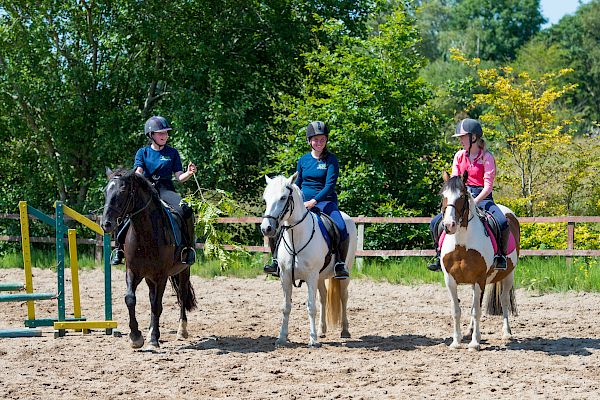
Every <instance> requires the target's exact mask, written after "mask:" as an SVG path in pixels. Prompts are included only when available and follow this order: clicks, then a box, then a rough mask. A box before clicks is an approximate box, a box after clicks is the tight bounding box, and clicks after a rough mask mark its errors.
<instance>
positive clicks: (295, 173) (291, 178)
mask: <svg viewBox="0 0 600 400" xmlns="http://www.w3.org/2000/svg"><path fill="white" fill-rule="evenodd" d="M297 177H298V171H296V172H294V175H292V176H290V180H289V182H290V185H291V184H292V183H295V182H296V178H297Z"/></svg>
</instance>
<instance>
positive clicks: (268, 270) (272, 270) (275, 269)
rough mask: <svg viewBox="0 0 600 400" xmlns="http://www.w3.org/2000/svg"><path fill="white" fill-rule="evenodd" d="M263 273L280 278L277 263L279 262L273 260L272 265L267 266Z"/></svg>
mask: <svg viewBox="0 0 600 400" xmlns="http://www.w3.org/2000/svg"><path fill="white" fill-rule="evenodd" d="M263 272H264V273H265V274H270V275H273V276H274V277H276V278H278V277H279V263H278V262H277V260H276V259H273V261H272V262H271V264H266V265H265V266H264V267H263Z"/></svg>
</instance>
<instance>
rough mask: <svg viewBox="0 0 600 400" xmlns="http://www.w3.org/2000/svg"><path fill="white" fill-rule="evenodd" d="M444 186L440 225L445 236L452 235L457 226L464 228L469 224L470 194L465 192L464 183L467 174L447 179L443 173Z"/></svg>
mask: <svg viewBox="0 0 600 400" xmlns="http://www.w3.org/2000/svg"><path fill="white" fill-rule="evenodd" d="M443 177H444V185H443V186H442V190H441V195H442V214H443V216H444V217H443V219H442V224H443V226H444V230H445V231H446V233H447V234H450V235H452V234H454V233H456V230H457V229H458V227H459V226H463V227H466V226H467V224H468V222H469V199H470V198H471V194H470V193H469V191H468V190H467V186H466V182H467V177H468V173H467V171H465V172H464V173H463V175H462V176H453V177H449V176H448V173H446V172H445V171H444V175H443Z"/></svg>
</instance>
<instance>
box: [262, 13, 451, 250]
mask: <svg viewBox="0 0 600 400" xmlns="http://www.w3.org/2000/svg"><path fill="white" fill-rule="evenodd" d="M375 19H377V18H376V15H375ZM319 29H320V30H322V31H323V32H325V33H326V34H327V36H330V37H333V38H334V39H331V40H329V41H328V42H329V43H337V44H336V45H335V46H333V47H331V48H330V47H327V46H326V45H325V44H323V43H321V42H320V43H318V45H317V46H315V50H314V51H312V52H310V53H307V54H305V55H304V57H305V68H306V70H307V74H306V78H305V80H304V82H303V85H302V90H301V92H300V93H299V94H298V95H297V96H291V95H290V96H284V101H283V102H282V103H281V104H280V105H279V107H280V108H279V111H280V112H279V116H278V120H277V125H276V131H277V132H281V133H279V134H278V137H279V139H280V140H281V144H280V145H279V146H278V148H277V151H276V153H275V156H276V157H277V160H278V162H277V164H276V165H275V166H273V167H272V168H270V169H268V171H267V172H277V173H289V172H292V171H293V170H294V168H295V166H296V160H297V159H298V157H299V156H300V155H301V154H302V153H304V152H306V151H307V150H308V147H307V144H306V138H305V133H304V128H305V126H306V125H307V124H308V122H309V121H311V120H324V121H326V122H327V123H329V125H330V127H331V128H332V130H331V134H330V138H331V142H330V149H331V150H332V151H333V152H334V153H335V154H336V155H337V156H338V158H339V159H340V164H341V172H340V179H339V180H338V185H339V187H338V191H339V192H340V206H341V208H342V209H344V210H345V211H346V212H348V213H350V214H352V215H359V214H364V215H381V214H383V215H389V214H390V213H391V214H394V213H396V215H398V214H400V215H413V214H415V213H416V214H422V213H430V212H433V211H434V210H435V208H436V205H437V198H436V196H435V193H436V192H437V190H438V176H439V171H440V170H441V162H440V159H439V154H437V153H436V146H435V144H434V140H433V138H434V137H435V136H436V133H437V131H436V126H435V119H434V118H433V115H432V113H431V110H430V109H429V107H428V105H427V100H428V99H429V98H430V91H429V89H428V87H427V86H426V85H425V84H424V82H423V81H422V80H421V79H420V78H419V77H418V71H419V69H420V68H421V67H422V66H423V62H424V60H423V58H422V57H420V56H419V55H418V53H417V50H416V49H417V44H418V34H417V31H416V29H415V26H414V21H413V20H412V19H411V18H410V17H408V16H407V13H406V12H405V10H404V9H402V8H398V9H396V11H395V12H394V13H392V14H390V15H387V18H386V22H385V23H383V24H381V25H379V26H377V29H376V32H377V33H378V34H377V35H371V36H368V37H366V38H362V37H357V36H354V35H349V34H347V32H346V30H345V27H344V24H343V23H341V22H340V21H337V20H327V21H323V23H322V24H321V26H320V27H319ZM393 240H394V241H395V242H396V243H397V242H401V241H402V240H404V241H405V242H406V239H402V238H401V237H395V238H393ZM422 240H423V239H422V238H421V241H422ZM390 243H393V242H390ZM388 244H389V243H388Z"/></svg>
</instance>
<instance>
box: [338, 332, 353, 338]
mask: <svg viewBox="0 0 600 400" xmlns="http://www.w3.org/2000/svg"><path fill="white" fill-rule="evenodd" d="M340 337H341V338H342V339H350V338H351V337H352V336H350V332H348V331H346V330H343V331H342V334H341V335H340Z"/></svg>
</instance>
